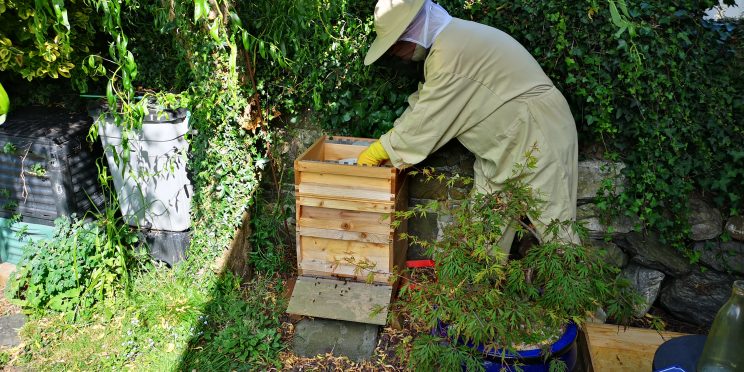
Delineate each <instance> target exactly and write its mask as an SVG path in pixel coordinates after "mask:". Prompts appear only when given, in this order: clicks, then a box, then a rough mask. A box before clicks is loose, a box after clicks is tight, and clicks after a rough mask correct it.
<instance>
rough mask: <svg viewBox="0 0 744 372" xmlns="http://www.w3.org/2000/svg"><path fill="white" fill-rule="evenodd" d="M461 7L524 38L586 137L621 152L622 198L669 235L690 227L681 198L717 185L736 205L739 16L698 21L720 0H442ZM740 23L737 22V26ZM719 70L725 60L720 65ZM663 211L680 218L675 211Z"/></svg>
mask: <svg viewBox="0 0 744 372" xmlns="http://www.w3.org/2000/svg"><path fill="white" fill-rule="evenodd" d="M442 3H443V5H444V6H445V7H446V8H447V9H449V10H451V11H452V13H453V14H454V15H455V16H460V17H463V18H468V19H473V20H476V21H479V22H483V23H486V24H491V25H494V26H496V27H499V28H501V29H503V30H505V31H506V32H508V33H510V34H511V35H513V36H514V37H515V38H517V39H518V40H519V41H521V42H522V43H523V44H524V45H525V46H526V47H527V49H528V50H530V51H531V52H532V53H533V55H534V56H535V57H536V58H537V59H538V61H539V62H540V63H541V65H542V66H543V67H544V68H545V69H546V71H547V72H548V74H549V75H550V76H551V78H552V79H553V81H554V83H555V84H556V85H557V86H558V87H559V88H560V89H561V90H562V91H563V92H564V94H565V95H566V97H567V98H568V99H569V101H570V103H571V106H572V111H573V112H574V115H575V117H576V118H577V126H578V127H579V130H580V132H581V134H582V141H583V142H587V141H595V142H599V143H601V144H603V145H604V146H605V149H606V151H607V153H606V154H605V156H606V157H608V158H609V159H610V160H622V161H623V162H625V163H626V164H627V165H628V167H627V168H625V170H624V175H625V176H626V178H627V180H628V182H629V187H627V188H626V189H625V190H624V192H623V193H622V194H621V195H620V196H619V197H618V198H617V199H616V200H613V203H608V205H621V206H622V207H623V208H620V209H618V208H612V210H614V211H616V210H625V211H627V213H628V214H632V215H637V216H639V217H640V219H641V221H642V222H643V223H644V225H646V226H650V227H652V228H655V229H658V230H660V231H662V232H663V233H664V236H665V237H666V239H667V240H669V241H672V242H677V243H679V242H681V241H682V240H683V239H684V238H686V236H687V233H688V231H689V230H688V229H687V228H686V224H687V222H686V219H685V218H684V216H685V215H686V213H687V207H686V200H687V198H688V196H689V193H690V192H691V191H692V190H693V189H695V188H698V189H702V190H705V191H708V192H712V193H713V194H714V195H715V198H716V200H717V201H718V202H719V205H720V206H727V207H728V208H730V212H731V213H732V214H735V213H738V212H740V211H741V207H742V200H741V195H739V194H737V193H736V192H735V191H733V188H732V187H735V185H739V184H741V183H742V182H744V174H743V173H742V172H741V170H740V168H741V167H736V166H735V165H734V164H736V160H735V159H740V158H741V154H742V153H743V151H744V148H743V147H742V146H744V145H743V144H744V127H742V120H741V114H742V106H741V103H740V100H739V99H738V98H737V97H740V96H741V94H739V93H737V92H741V89H742V82H741V81H742V79H741V77H742V75H741V72H740V71H739V69H738V68H736V67H734V66H740V65H741V63H742V62H744V59H742V49H743V47H742V45H744V44H742V43H741V41H740V36H738V35H736V33H739V34H740V32H739V31H735V25H734V24H731V23H729V24H726V23H712V22H703V21H702V20H701V19H702V16H703V11H704V10H705V9H707V8H709V7H711V6H713V5H717V2H716V1H698V0H687V1H682V2H651V3H649V2H626V1H609V2H599V1H596V0H587V1H582V2H579V3H576V2H570V3H569V2H565V1H520V2H503V1H487V0H482V1H475V2H468V3H467V4H466V5H465V6H463V5H462V3H461V2H458V1H443V2H442ZM738 27H740V26H738ZM719 71H720V72H719ZM666 213H669V214H671V215H673V216H678V217H679V218H669V217H668V215H667V214H666Z"/></svg>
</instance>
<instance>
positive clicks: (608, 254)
mask: <svg viewBox="0 0 744 372" xmlns="http://www.w3.org/2000/svg"><path fill="white" fill-rule="evenodd" d="M589 247H590V248H594V249H597V250H599V254H600V255H601V256H602V258H603V259H604V261H605V262H607V263H608V264H610V265H612V266H615V267H620V268H622V267H625V265H627V264H628V261H629V260H630V258H629V257H628V255H627V254H626V253H625V252H623V250H622V249H620V247H618V246H617V244H615V243H613V242H606V241H604V240H600V239H589Z"/></svg>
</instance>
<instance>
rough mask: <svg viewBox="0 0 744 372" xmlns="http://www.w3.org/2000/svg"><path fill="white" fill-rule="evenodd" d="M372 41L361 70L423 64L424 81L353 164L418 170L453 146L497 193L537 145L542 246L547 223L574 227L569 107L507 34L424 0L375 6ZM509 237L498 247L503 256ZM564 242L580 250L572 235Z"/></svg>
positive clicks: (384, 0)
mask: <svg viewBox="0 0 744 372" xmlns="http://www.w3.org/2000/svg"><path fill="white" fill-rule="evenodd" d="M374 22H375V31H376V32H377V37H376V39H375V40H374V42H373V43H372V45H371V47H370V49H369V51H368V52H367V55H366V57H365V59H364V64H365V65H369V64H372V63H374V62H375V61H376V60H377V59H378V58H380V57H381V56H382V55H383V54H386V53H387V54H388V55H393V56H396V57H399V58H400V59H403V60H412V61H424V79H425V81H424V82H423V83H422V84H419V88H418V90H417V91H416V92H415V93H413V94H412V95H411V96H410V97H409V98H408V104H409V106H408V108H407V109H406V110H405V112H404V113H403V114H402V115H401V116H400V117H399V118H398V119H397V120H396V121H395V123H394V127H393V129H391V130H390V131H389V132H388V133H386V134H385V135H383V136H382V137H380V139H379V140H378V141H376V142H375V143H374V144H373V145H372V146H370V147H369V148H368V149H367V150H365V151H364V152H363V153H362V154H361V155H360V156H359V159H358V163H359V164H362V165H379V164H380V163H382V162H384V161H385V160H388V159H389V160H390V162H391V163H392V164H393V165H394V166H395V167H398V168H404V167H407V166H410V165H413V164H417V163H419V162H421V161H422V160H424V159H425V158H426V157H427V156H428V155H429V154H431V153H433V152H434V151H436V150H437V149H439V148H440V147H442V146H443V145H445V144H446V143H447V142H448V141H450V140H451V139H453V138H457V140H459V141H460V142H461V143H462V144H463V145H464V146H465V147H466V148H467V149H468V150H470V151H471V152H472V153H473V154H475V164H474V166H473V167H474V171H475V187H476V190H477V191H479V192H482V193H491V192H494V191H498V190H499V189H500V187H502V185H503V184H504V181H505V180H506V179H507V178H508V177H510V176H511V175H512V167H513V166H514V165H515V164H517V163H523V162H524V160H525V159H524V155H525V153H526V152H527V151H528V150H530V149H531V148H532V147H533V145H536V146H537V149H538V152H537V153H535V156H536V157H537V160H538V161H537V169H534V171H533V172H532V173H530V174H529V175H527V178H526V182H527V183H528V184H529V185H531V186H532V187H533V188H534V189H535V190H536V191H537V192H538V193H540V196H541V198H542V199H544V200H545V201H546V204H545V205H544V207H543V212H542V216H541V218H540V220H539V221H532V223H533V224H534V225H535V227H536V229H537V232H538V234H539V235H541V236H538V238H540V239H541V240H542V239H543V238H544V237H545V234H544V233H545V227H546V225H547V224H548V223H550V222H551V221H552V220H554V219H557V220H559V221H568V220H575V218H576V184H577V156H578V146H577V138H576V125H575V124H574V120H573V116H572V115H571V110H570V108H569V106H568V103H567V102H566V100H565V99H564V97H563V95H562V94H561V92H559V91H558V89H556V88H555V87H554V86H553V83H552V82H551V80H550V78H548V76H547V75H545V73H544V72H543V70H542V68H540V65H539V64H538V63H537V61H536V60H535V59H534V58H533V57H532V56H531V55H530V53H529V52H528V51H527V50H526V49H525V48H524V47H523V46H522V45H521V44H519V42H517V41H516V40H515V39H513V38H512V37H511V36H509V35H508V34H506V33H504V32H502V31H500V30H498V29H495V28H493V27H489V26H486V25H482V24H479V23H475V22H470V21H466V20H462V19H458V18H453V17H451V16H450V15H449V14H448V13H447V11H446V10H444V8H442V7H441V6H439V5H437V4H435V3H433V2H432V1H431V0H379V1H378V2H377V5H376V6H375V13H374ZM514 233H515V230H514V228H513V226H512V227H509V228H507V229H506V232H505V233H504V236H503V238H502V240H501V242H500V243H499V246H500V248H501V249H502V250H503V251H505V252H507V253H508V251H509V248H510V247H511V243H512V241H513V239H514ZM561 238H562V239H563V240H565V241H570V242H574V243H580V241H579V240H578V238H577V236H576V234H575V233H573V231H572V230H571V231H564V232H563V233H562V234H561Z"/></svg>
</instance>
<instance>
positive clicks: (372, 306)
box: [287, 276, 392, 325]
mask: <svg viewBox="0 0 744 372" xmlns="http://www.w3.org/2000/svg"><path fill="white" fill-rule="evenodd" d="M391 294H392V287H390V286H386V285H375V284H366V283H358V282H351V281H346V282H345V281H343V280H336V279H326V278H313V277H306V276H300V277H298V278H297V281H296V282H295V285H294V289H293V290H292V297H291V299H290V300H289V306H288V307H287V312H288V313H290V314H296V315H304V316H311V317H318V318H326V319H336V320H345V321H349V322H359V323H368V324H378V325H385V322H386V320H387V313H388V305H389V304H390V298H391V297H390V296H391Z"/></svg>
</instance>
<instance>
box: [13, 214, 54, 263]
mask: <svg viewBox="0 0 744 372" xmlns="http://www.w3.org/2000/svg"><path fill="white" fill-rule="evenodd" d="M53 232H54V226H46V225H39V224H35V223H26V222H16V223H14V224H13V225H10V221H9V220H8V219H7V218H1V217H0V262H10V263H12V264H17V263H18V261H20V259H21V257H23V250H24V248H26V246H27V245H28V243H29V242H31V241H37V240H40V239H49V238H51V237H52V233H53Z"/></svg>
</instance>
